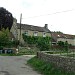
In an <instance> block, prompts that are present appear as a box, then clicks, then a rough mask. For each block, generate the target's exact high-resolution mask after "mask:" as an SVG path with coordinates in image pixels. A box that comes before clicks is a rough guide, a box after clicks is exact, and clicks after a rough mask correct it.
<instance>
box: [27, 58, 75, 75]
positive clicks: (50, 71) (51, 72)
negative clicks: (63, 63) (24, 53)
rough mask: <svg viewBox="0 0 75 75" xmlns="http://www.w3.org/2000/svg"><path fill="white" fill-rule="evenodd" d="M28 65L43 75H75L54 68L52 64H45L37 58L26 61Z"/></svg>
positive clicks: (74, 74)
mask: <svg viewBox="0 0 75 75" xmlns="http://www.w3.org/2000/svg"><path fill="white" fill-rule="evenodd" d="M28 64H29V65H30V66H31V67H33V68H34V69H35V70H37V71H38V72H40V73H41V74H43V75H75V73H68V72H66V71H64V70H61V69H58V68H56V67H55V66H54V65H53V64H52V63H46V62H44V61H42V60H40V59H38V58H37V57H33V58H32V59H30V60H28Z"/></svg>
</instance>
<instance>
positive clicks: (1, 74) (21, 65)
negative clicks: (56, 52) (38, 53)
mask: <svg viewBox="0 0 75 75" xmlns="http://www.w3.org/2000/svg"><path fill="white" fill-rule="evenodd" d="M32 57H33V56H28V55H25V56H0V75H41V74H39V73H37V72H36V71H34V70H33V69H32V68H31V67H29V66H28V65H27V60H29V59H30V58H32Z"/></svg>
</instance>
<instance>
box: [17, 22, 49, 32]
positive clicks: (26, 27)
mask: <svg viewBox="0 0 75 75" xmlns="http://www.w3.org/2000/svg"><path fill="white" fill-rule="evenodd" d="M17 27H18V29H20V24H19V23H17ZM21 29H23V30H31V31H39V32H50V30H49V29H47V28H45V27H40V26H34V25H29V24H21Z"/></svg>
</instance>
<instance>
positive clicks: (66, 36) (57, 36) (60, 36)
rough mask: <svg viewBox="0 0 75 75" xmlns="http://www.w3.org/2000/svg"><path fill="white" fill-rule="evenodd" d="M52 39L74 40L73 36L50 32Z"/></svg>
mask: <svg viewBox="0 0 75 75" xmlns="http://www.w3.org/2000/svg"><path fill="white" fill-rule="evenodd" d="M52 37H53V38H55V39H57V38H66V39H74V38H75V35H70V34H64V33H62V32H52Z"/></svg>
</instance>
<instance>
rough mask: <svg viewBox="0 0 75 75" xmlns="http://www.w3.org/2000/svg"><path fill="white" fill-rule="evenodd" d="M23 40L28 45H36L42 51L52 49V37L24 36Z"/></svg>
mask: <svg viewBox="0 0 75 75" xmlns="http://www.w3.org/2000/svg"><path fill="white" fill-rule="evenodd" d="M23 39H24V41H25V42H26V43H27V44H35V45H36V47H38V48H39V49H40V50H41V51H42V50H49V49H50V41H51V37H48V36H47V37H42V36H26V35H25V34H23Z"/></svg>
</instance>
